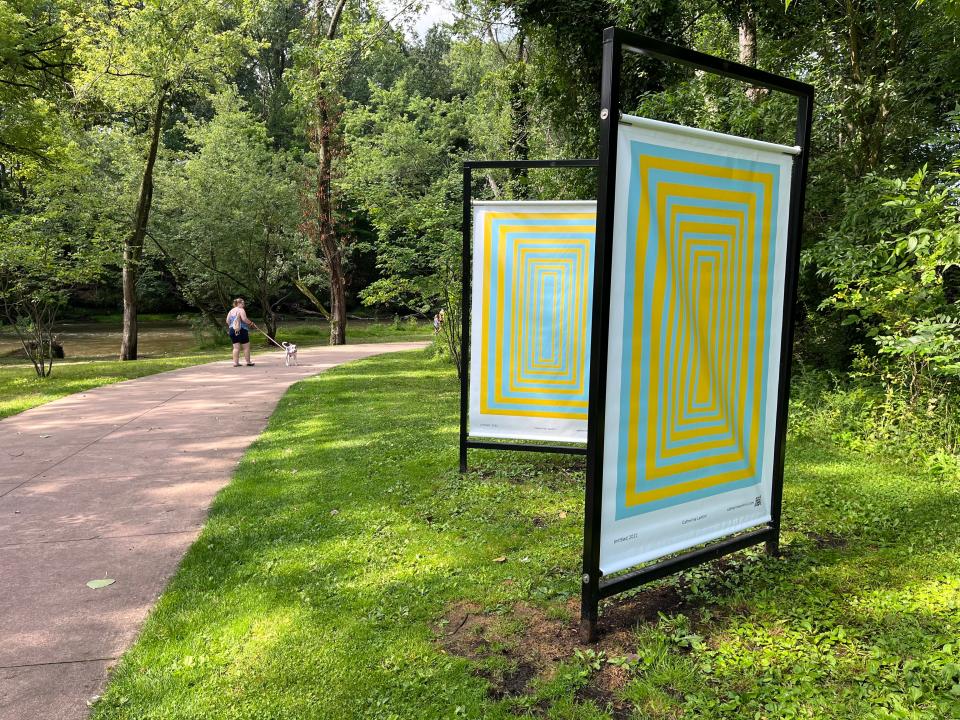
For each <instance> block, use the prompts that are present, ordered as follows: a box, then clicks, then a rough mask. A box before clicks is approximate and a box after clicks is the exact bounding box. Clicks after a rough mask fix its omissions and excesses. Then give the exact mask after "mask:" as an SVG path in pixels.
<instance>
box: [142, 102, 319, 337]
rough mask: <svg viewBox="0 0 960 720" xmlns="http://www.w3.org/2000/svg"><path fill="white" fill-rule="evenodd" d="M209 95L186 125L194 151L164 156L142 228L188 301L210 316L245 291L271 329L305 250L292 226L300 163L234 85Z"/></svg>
mask: <svg viewBox="0 0 960 720" xmlns="http://www.w3.org/2000/svg"><path fill="white" fill-rule="evenodd" d="M212 103H213V109H214V115H213V117H212V118H211V120H210V121H209V122H202V121H201V122H193V123H191V124H189V125H188V126H187V127H186V128H185V131H184V132H185V135H186V137H187V138H188V140H189V142H190V143H191V146H192V148H194V149H195V152H191V153H187V154H185V156H183V157H173V158H170V159H169V160H168V168H167V171H166V172H165V173H163V176H164V179H163V181H162V182H161V184H160V187H159V191H158V207H157V212H158V216H159V217H158V219H157V220H158V226H159V227H158V229H156V230H155V231H154V233H153V234H152V235H151V237H152V238H153V240H154V242H155V244H156V245H157V247H158V248H159V249H160V251H161V252H162V254H163V256H164V260H165V262H166V263H167V264H168V267H171V268H173V269H174V276H175V277H176V279H177V282H178V285H179V286H180V289H181V291H182V292H183V294H184V296H185V297H187V298H189V299H190V301H191V303H192V304H194V305H195V306H197V307H200V308H202V309H204V310H206V311H207V312H208V313H210V314H212V315H215V316H217V319H218V321H219V320H220V318H219V316H220V315H222V314H224V313H225V312H226V308H228V307H230V306H231V305H232V303H231V300H232V298H233V297H235V296H237V295H245V296H247V297H249V298H250V299H251V300H252V301H253V302H255V303H257V304H258V306H259V309H260V311H261V312H263V313H264V314H265V315H266V316H267V318H268V328H269V329H270V331H271V332H272V331H273V330H275V329H276V319H275V314H276V306H277V303H278V302H279V301H280V300H281V299H282V298H283V297H284V295H285V294H287V293H289V290H290V278H291V276H292V275H294V274H295V269H296V268H297V267H299V266H300V265H304V264H308V263H309V262H310V261H311V258H312V254H311V253H310V252H309V250H308V248H307V247H306V244H305V241H304V239H303V237H302V236H301V235H300V233H299V232H298V230H297V223H298V221H299V211H298V210H299V208H298V204H297V177H298V173H299V170H298V167H297V165H296V162H295V159H294V158H293V157H291V156H290V155H288V154H286V153H283V152H279V151H275V150H273V149H272V148H271V145H270V141H269V138H268V135H267V129H266V126H265V125H264V124H263V123H262V122H259V121H258V120H256V119H255V118H253V117H252V116H251V115H250V113H249V112H248V111H247V110H246V109H245V108H244V106H243V103H242V101H241V100H240V99H239V98H238V97H237V95H236V93H235V92H234V91H226V92H224V93H221V94H219V95H216V96H214V97H213V98H212ZM221 310H222V312H221ZM218 324H219V325H222V324H223V323H222V322H218Z"/></svg>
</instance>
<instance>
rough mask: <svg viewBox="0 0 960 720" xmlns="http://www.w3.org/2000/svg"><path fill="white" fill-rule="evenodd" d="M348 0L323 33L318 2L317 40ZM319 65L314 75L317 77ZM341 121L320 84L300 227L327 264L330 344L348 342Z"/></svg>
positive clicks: (331, 29) (331, 32) (333, 31)
mask: <svg viewBox="0 0 960 720" xmlns="http://www.w3.org/2000/svg"><path fill="white" fill-rule="evenodd" d="M346 4H347V0H338V1H337V4H336V6H335V7H334V10H333V13H332V15H331V16H330V24H329V25H328V26H327V29H326V32H324V33H321V32H320V26H321V19H322V18H321V12H322V8H323V6H322V5H321V4H319V3H318V5H317V12H316V15H315V17H314V27H315V34H316V35H315V36H316V38H317V42H322V39H321V38H324V39H326V40H327V41H330V40H333V39H334V38H335V37H336V35H337V28H338V27H339V25H340V18H341V17H342V14H343V9H344V7H345V6H346ZM319 74H320V73H319V68H318V71H317V75H318V76H319ZM339 122H340V109H339V104H338V95H337V90H336V88H327V87H326V84H325V83H324V82H320V83H319V87H318V88H317V96H316V99H315V101H314V117H313V121H312V122H311V123H310V128H309V130H308V138H309V141H310V149H311V150H313V152H314V153H315V154H316V156H317V174H316V177H315V178H313V182H310V183H308V185H309V190H308V192H307V193H306V197H305V199H304V202H303V206H304V216H305V217H304V222H303V223H302V224H301V228H302V230H303V231H304V232H305V233H306V234H307V236H308V237H309V238H310V239H311V240H312V241H313V243H314V245H315V246H319V248H320V251H321V252H322V253H323V258H324V260H325V261H326V264H327V274H328V277H329V281H330V316H329V317H330V344H331V345H343V344H345V343H346V341H347V306H346V295H347V288H346V285H347V279H346V275H345V274H344V272H343V248H342V243H341V241H340V238H338V237H337V232H336V226H335V223H334V203H333V196H332V187H331V186H332V179H333V159H334V146H333V144H334V140H335V136H336V129H337V125H338V123H339Z"/></svg>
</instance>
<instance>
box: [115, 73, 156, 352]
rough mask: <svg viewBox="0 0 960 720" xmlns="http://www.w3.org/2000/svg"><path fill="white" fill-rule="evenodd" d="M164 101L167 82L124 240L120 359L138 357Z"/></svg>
mask: <svg viewBox="0 0 960 720" xmlns="http://www.w3.org/2000/svg"><path fill="white" fill-rule="evenodd" d="M166 101H167V86H166V85H164V86H163V87H162V88H160V97H159V98H158V99H157V108H156V110H155V111H154V114H153V126H152V128H151V131H152V132H151V135H150V148H149V150H148V151H147V163H146V167H145V168H144V170H143V180H142V181H141V183H140V194H139V197H138V198H137V210H136V213H135V214H134V222H133V232H132V233H130V235H129V236H128V237H127V239H126V242H125V243H124V244H123V340H122V341H121V343H120V359H121V360H136V359H137V332H138V324H137V278H138V277H139V275H140V260H141V258H142V257H143V240H144V238H145V237H146V235H147V222H148V221H149V219H150V206H151V204H152V203H153V166H154V165H155V164H156V161H157V149H158V148H159V146H160V130H161V125H162V123H163V109H164V105H165V104H166Z"/></svg>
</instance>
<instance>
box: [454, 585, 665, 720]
mask: <svg viewBox="0 0 960 720" xmlns="http://www.w3.org/2000/svg"><path fill="white" fill-rule="evenodd" d="M683 609H684V608H683V606H682V602H681V595H680V592H679V591H678V590H677V588H676V587H674V586H670V585H664V586H657V587H651V588H648V589H645V590H643V591H641V592H639V593H637V594H636V595H633V596H631V597H629V598H627V599H626V600H620V601H617V602H613V603H609V604H605V605H604V608H603V617H602V618H601V620H600V624H599V628H598V641H597V642H596V643H595V644H593V645H587V644H584V643H583V642H581V640H580V635H579V617H580V601H579V599H576V598H573V599H571V600H569V601H568V602H567V603H566V605H564V606H561V607H560V608H555V609H553V611H552V612H550V614H549V615H548V614H547V613H546V612H545V611H544V610H542V609H540V608H537V607H533V606H531V605H527V604H523V603H518V604H516V605H514V606H513V607H512V608H510V609H509V610H507V611H502V610H501V611H484V610H483V609H482V608H481V607H480V606H478V605H476V604H472V603H459V604H457V605H454V606H452V607H451V608H450V609H449V610H448V612H447V614H446V615H445V616H444V618H443V620H442V621H441V622H440V623H438V625H437V626H436V628H435V632H436V637H437V641H438V643H439V644H440V645H441V646H442V647H443V649H444V651H445V652H447V653H449V654H451V655H456V656H459V657H464V658H469V659H471V660H474V661H476V662H477V663H478V667H477V669H476V670H475V672H476V674H477V675H478V676H480V677H483V678H485V679H486V680H487V681H488V682H489V683H490V687H489V690H488V693H489V696H490V697H491V698H492V699H494V700H504V699H508V698H512V697H520V696H523V695H529V694H531V693H532V692H533V684H534V681H535V680H537V679H538V678H540V679H544V680H549V679H550V678H551V677H552V676H553V673H554V672H555V669H556V666H557V665H558V664H559V663H561V662H565V661H572V660H574V658H575V653H576V651H577V650H580V651H592V652H594V653H597V654H600V653H602V654H603V656H604V657H606V658H613V657H621V656H626V657H635V656H633V655H632V653H633V652H634V650H635V649H636V638H635V635H634V630H635V629H636V627H637V625H639V624H645V623H653V622H656V621H657V619H658V617H659V613H661V612H664V613H668V614H673V613H676V612H680V611H682V610H683ZM558 615H559V616H562V617H558ZM627 680H628V673H627V671H626V670H624V669H623V668H622V667H619V666H617V665H611V664H607V663H606V662H604V663H603V664H602V665H600V668H599V669H597V670H594V671H593V672H591V673H590V677H589V680H588V682H587V684H586V685H585V686H584V687H583V688H581V689H580V691H579V692H578V694H577V698H578V700H580V701H581V702H582V701H585V700H592V701H594V702H595V703H596V704H597V705H598V706H600V707H602V708H606V709H607V710H608V711H609V712H610V713H611V714H612V715H613V717H614V718H621V717H623V718H627V717H630V712H631V710H630V705H629V703H626V702H623V701H622V700H620V699H619V690H620V689H621V688H622V687H623V686H624V685H625V684H626V682H627ZM534 711H536V707H535V708H534Z"/></svg>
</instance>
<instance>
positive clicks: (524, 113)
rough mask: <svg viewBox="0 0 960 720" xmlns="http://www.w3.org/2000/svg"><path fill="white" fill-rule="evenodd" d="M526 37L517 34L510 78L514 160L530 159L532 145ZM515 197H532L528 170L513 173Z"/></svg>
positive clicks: (518, 169) (523, 169)
mask: <svg viewBox="0 0 960 720" xmlns="http://www.w3.org/2000/svg"><path fill="white" fill-rule="evenodd" d="M526 59H527V56H526V37H525V36H524V34H523V31H520V32H519V33H517V61H516V64H515V65H514V68H513V74H512V76H511V78H510V110H511V115H512V119H513V127H512V128H511V137H510V148H511V151H512V153H513V158H514V160H529V159H530V143H529V140H528V136H527V123H528V122H529V112H528V110H527V98H526V95H527V66H526ZM511 180H512V185H513V195H514V197H515V198H516V199H517V200H526V199H527V198H528V197H529V195H530V177H529V173H528V171H527V169H526V168H515V169H514V170H513V171H512V172H511Z"/></svg>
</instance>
